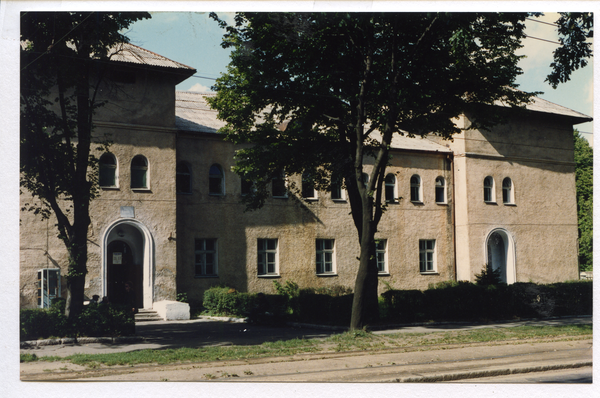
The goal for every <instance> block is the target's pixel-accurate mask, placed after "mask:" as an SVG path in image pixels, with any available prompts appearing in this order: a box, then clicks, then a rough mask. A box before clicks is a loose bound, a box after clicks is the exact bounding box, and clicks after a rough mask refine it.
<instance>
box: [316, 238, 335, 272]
mask: <svg viewBox="0 0 600 398" xmlns="http://www.w3.org/2000/svg"><path fill="white" fill-rule="evenodd" d="M334 243H335V241H334V240H333V239H317V274H334V273H335V263H334V260H335V252H334V246H335V244H334Z"/></svg>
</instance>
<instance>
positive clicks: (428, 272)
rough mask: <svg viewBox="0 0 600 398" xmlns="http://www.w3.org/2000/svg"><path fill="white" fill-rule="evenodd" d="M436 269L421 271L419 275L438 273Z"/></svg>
mask: <svg viewBox="0 0 600 398" xmlns="http://www.w3.org/2000/svg"><path fill="white" fill-rule="evenodd" d="M439 274H440V273H439V272H437V271H421V275H439Z"/></svg>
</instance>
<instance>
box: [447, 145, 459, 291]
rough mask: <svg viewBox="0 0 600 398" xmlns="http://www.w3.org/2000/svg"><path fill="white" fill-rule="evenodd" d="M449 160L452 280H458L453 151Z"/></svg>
mask: <svg viewBox="0 0 600 398" xmlns="http://www.w3.org/2000/svg"><path fill="white" fill-rule="evenodd" d="M448 160H449V161H450V174H451V175H452V208H451V209H450V211H451V212H452V244H453V245H454V281H455V282H457V281H458V273H457V267H456V194H455V191H456V174H455V168H454V152H452V153H450V154H449V155H448Z"/></svg>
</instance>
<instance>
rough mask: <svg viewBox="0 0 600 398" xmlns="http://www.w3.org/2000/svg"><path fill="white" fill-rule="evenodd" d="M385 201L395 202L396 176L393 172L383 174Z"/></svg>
mask: <svg viewBox="0 0 600 398" xmlns="http://www.w3.org/2000/svg"><path fill="white" fill-rule="evenodd" d="M385 201H386V202H388V203H396V177H395V176H394V175H393V174H388V175H386V176H385Z"/></svg>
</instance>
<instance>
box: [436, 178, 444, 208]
mask: <svg viewBox="0 0 600 398" xmlns="http://www.w3.org/2000/svg"><path fill="white" fill-rule="evenodd" d="M435 202H436V203H446V181H445V180H444V177H438V178H436V179H435Z"/></svg>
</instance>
